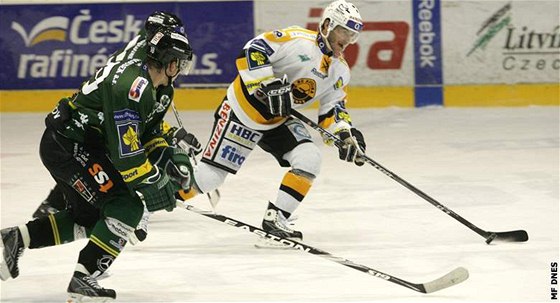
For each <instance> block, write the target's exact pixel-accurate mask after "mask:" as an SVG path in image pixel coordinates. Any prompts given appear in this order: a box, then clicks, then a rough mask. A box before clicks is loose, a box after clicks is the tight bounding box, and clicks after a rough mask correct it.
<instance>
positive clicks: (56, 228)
mask: <svg viewBox="0 0 560 303" xmlns="http://www.w3.org/2000/svg"><path fill="white" fill-rule="evenodd" d="M25 226H26V227H27V230H28V231H29V239H30V242H29V248H41V247H46V246H53V245H60V244H64V243H69V242H72V241H75V240H78V239H82V238H86V237H87V233H88V232H87V229H86V228H85V227H83V226H79V225H77V224H76V223H74V220H73V219H72V217H71V216H70V214H69V213H68V212H67V211H65V210H64V211H61V212H58V213H56V214H51V215H49V216H47V217H43V218H39V219H36V220H33V221H29V222H28V223H27V224H26V225H25ZM20 230H21V228H20ZM22 233H23V231H22Z"/></svg>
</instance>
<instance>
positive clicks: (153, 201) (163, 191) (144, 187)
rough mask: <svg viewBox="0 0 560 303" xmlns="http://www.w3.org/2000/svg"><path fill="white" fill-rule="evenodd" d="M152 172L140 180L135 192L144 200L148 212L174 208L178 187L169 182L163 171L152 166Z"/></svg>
mask: <svg viewBox="0 0 560 303" xmlns="http://www.w3.org/2000/svg"><path fill="white" fill-rule="evenodd" d="M153 171H154V172H153V173H152V175H151V176H149V177H147V178H146V179H144V181H142V182H141V183H140V184H139V185H138V186H137V188H136V192H137V193H138V195H139V196H140V198H141V199H142V200H143V201H144V204H145V205H146V208H147V209H148V211H150V212H154V211H158V210H162V209H165V210H167V211H171V210H173V208H175V203H176V200H175V192H176V191H178V190H179V187H178V186H177V185H176V184H175V183H174V182H171V180H170V179H169V176H168V175H167V174H166V173H165V171H162V170H160V169H159V168H158V167H157V166H154V169H153Z"/></svg>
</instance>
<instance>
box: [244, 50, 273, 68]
mask: <svg viewBox="0 0 560 303" xmlns="http://www.w3.org/2000/svg"><path fill="white" fill-rule="evenodd" d="M247 63H248V65H249V70H254V69H258V68H263V67H266V66H270V61H268V56H267V55H266V54H265V53H263V52H262V51H260V50H257V49H255V48H253V47H251V48H249V49H248V50H247Z"/></svg>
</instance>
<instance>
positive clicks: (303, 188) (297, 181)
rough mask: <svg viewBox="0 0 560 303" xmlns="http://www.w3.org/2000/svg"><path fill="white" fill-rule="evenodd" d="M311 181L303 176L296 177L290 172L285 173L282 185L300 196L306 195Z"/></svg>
mask: <svg viewBox="0 0 560 303" xmlns="http://www.w3.org/2000/svg"><path fill="white" fill-rule="evenodd" d="M311 184H312V180H309V179H308V178H305V177H303V176H299V175H296V174H294V173H292V172H287V173H286V174H285V175H284V179H282V185H284V186H287V187H289V188H291V189H293V190H295V191H297V192H298V193H300V194H301V195H302V196H305V195H307V192H309V189H310V188H311Z"/></svg>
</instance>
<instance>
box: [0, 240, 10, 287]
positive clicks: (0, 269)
mask: <svg viewBox="0 0 560 303" xmlns="http://www.w3.org/2000/svg"><path fill="white" fill-rule="evenodd" d="M0 244H1V245H0V250H2V259H1V260H0V261H1V262H0V280H2V281H6V280H8V279H10V278H11V277H12V274H11V273H10V269H9V268H8V264H6V260H4V242H2V241H0Z"/></svg>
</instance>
